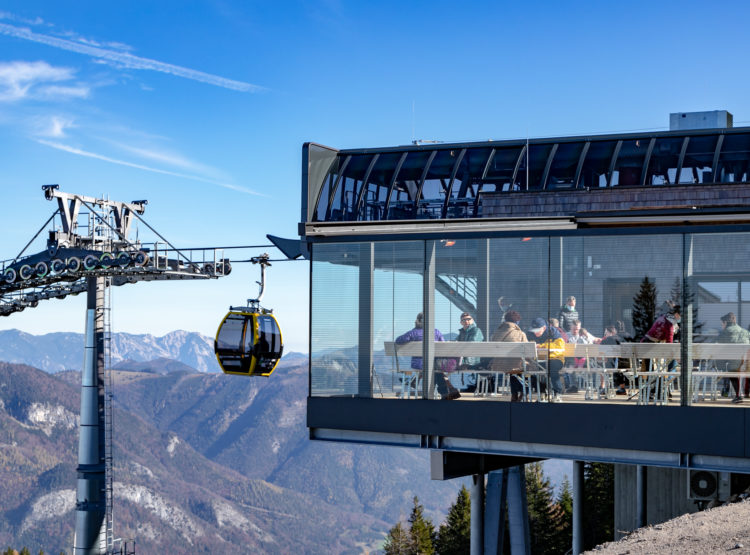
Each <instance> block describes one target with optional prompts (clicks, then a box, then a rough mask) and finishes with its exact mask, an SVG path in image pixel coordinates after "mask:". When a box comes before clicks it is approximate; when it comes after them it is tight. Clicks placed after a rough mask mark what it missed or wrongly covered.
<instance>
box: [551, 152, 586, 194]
mask: <svg viewBox="0 0 750 555" xmlns="http://www.w3.org/2000/svg"><path fill="white" fill-rule="evenodd" d="M585 145H586V143H583V142H580V141H577V142H574V143H560V144H559V145H558V146H557V152H555V157H554V159H553V160H552V166H551V167H550V172H549V177H547V189H571V188H573V187H575V186H576V183H575V178H576V170H577V169H578V162H579V160H580V159H581V153H582V152H583V149H584V146H585Z"/></svg>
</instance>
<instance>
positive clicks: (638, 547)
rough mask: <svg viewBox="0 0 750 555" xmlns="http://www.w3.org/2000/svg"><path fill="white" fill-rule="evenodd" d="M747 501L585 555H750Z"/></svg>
mask: <svg viewBox="0 0 750 555" xmlns="http://www.w3.org/2000/svg"><path fill="white" fill-rule="evenodd" d="M749 522H750V499H746V500H745V501H741V502H739V503H733V504H731V505H724V506H723V507H716V508H714V509H708V510H706V511H702V512H699V513H694V514H689V515H683V516H681V517H678V518H675V519H674V520H670V521H668V522H664V523H663V524H659V525H657V526H648V527H646V528H641V529H639V530H636V531H635V532H633V533H632V534H630V535H629V536H627V537H625V538H623V539H621V540H620V541H618V542H609V543H605V544H603V545H600V546H598V547H597V548H596V549H594V550H592V551H587V553H596V554H597V555H599V554H612V555H615V554H617V555H625V554H626V553H627V554H631V555H635V554H638V553H660V554H661V553H679V554H680V555H686V554H688V553H701V554H702V555H708V554H710V553H722V552H726V551H731V552H732V553H750V525H748V523H749Z"/></svg>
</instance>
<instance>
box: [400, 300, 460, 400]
mask: <svg viewBox="0 0 750 555" xmlns="http://www.w3.org/2000/svg"><path fill="white" fill-rule="evenodd" d="M423 328H424V315H423V314H422V313H421V312H420V313H419V314H417V319H416V321H415V322H414V327H413V328H412V329H411V330H409V331H407V332H406V333H405V334H403V335H399V336H398V337H397V338H396V344H397V345H402V344H404V343H409V342H411V341H422V340H423V339H424V329H423ZM435 341H444V339H443V334H442V333H440V330H438V329H437V328H435ZM438 366H442V368H438ZM411 367H412V369H414V370H422V357H411ZM455 368H456V361H455V360H454V359H437V358H436V359H435V370H436V371H435V384H436V385H437V389H438V393H440V398H441V399H443V400H447V401H452V400H453V399H458V398H459V397H461V394H460V393H459V392H458V389H456V388H455V387H453V386H452V385H451V384H450V382H448V380H446V379H445V374H444V372H451V371H453V370H455Z"/></svg>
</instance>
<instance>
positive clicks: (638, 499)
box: [635, 464, 648, 528]
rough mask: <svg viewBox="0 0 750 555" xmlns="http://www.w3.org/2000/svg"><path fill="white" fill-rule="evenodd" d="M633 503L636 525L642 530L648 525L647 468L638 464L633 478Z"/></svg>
mask: <svg viewBox="0 0 750 555" xmlns="http://www.w3.org/2000/svg"><path fill="white" fill-rule="evenodd" d="M635 484H636V485H635V489H636V492H635V503H636V524H637V525H638V528H643V527H644V526H646V525H647V524H648V514H647V507H648V502H647V500H648V467H647V466H644V465H642V464H639V465H638V466H637V467H636V477H635Z"/></svg>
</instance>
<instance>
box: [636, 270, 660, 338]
mask: <svg viewBox="0 0 750 555" xmlns="http://www.w3.org/2000/svg"><path fill="white" fill-rule="evenodd" d="M655 318H656V286H655V285H654V282H652V281H651V280H649V279H648V276H646V277H644V278H643V281H642V282H641V288H640V289H639V290H638V294H637V295H636V296H635V297H634V298H633V330H634V333H635V337H634V338H633V339H634V340H635V341H640V340H641V339H642V338H643V336H644V335H646V332H648V330H649V328H650V327H651V324H653V323H654V320H655Z"/></svg>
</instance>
